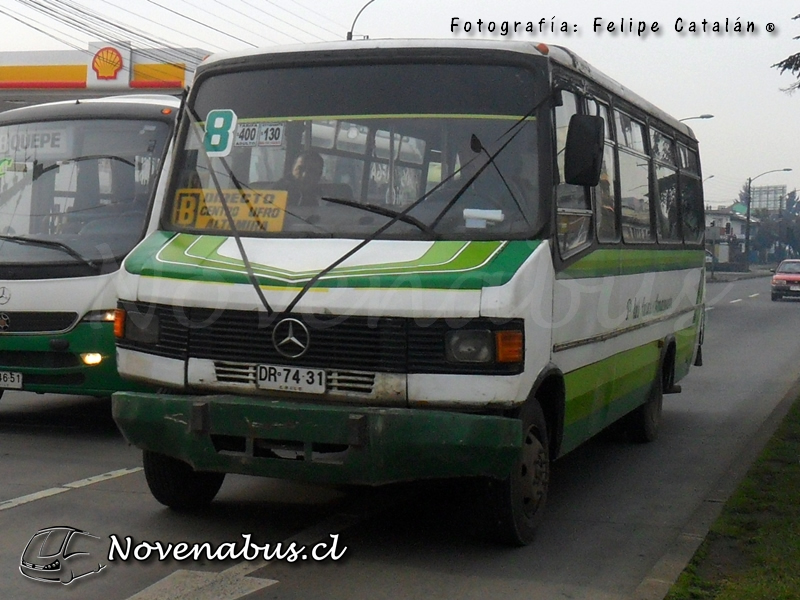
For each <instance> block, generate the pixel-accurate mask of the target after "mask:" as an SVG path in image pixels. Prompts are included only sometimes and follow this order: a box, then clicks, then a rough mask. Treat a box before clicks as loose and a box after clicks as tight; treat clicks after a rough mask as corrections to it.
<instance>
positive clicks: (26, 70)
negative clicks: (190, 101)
mask: <svg viewBox="0 0 800 600" xmlns="http://www.w3.org/2000/svg"><path fill="white" fill-rule="evenodd" d="M208 54H209V52H207V51H206V50H203V49H201V48H146V49H134V48H132V47H131V45H130V44H129V43H127V42H92V43H90V44H89V46H88V48H87V49H86V50H57V51H54V50H41V51H40V50H35V51H26V52H0V110H7V109H9V108H16V107H19V106H24V105H28V104H38V103H41V102H50V101H55V100H66V99H72V98H90V97H98V96H110V95H117V94H132V93H147V92H158V93H167V94H180V93H181V91H182V90H183V89H184V88H185V87H186V86H187V85H189V84H190V83H191V80H192V77H193V75H194V70H195V68H196V67H197V65H198V64H199V63H200V62H201V61H202V60H203V59H204V58H205V57H206V56H207V55H208Z"/></svg>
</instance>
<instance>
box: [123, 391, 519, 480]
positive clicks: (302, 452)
mask: <svg viewBox="0 0 800 600" xmlns="http://www.w3.org/2000/svg"><path fill="white" fill-rule="evenodd" d="M112 407H113V416H114V420H115V421H116V422H117V425H118V426H119V428H120V430H121V431H122V433H123V435H124V436H125V438H126V439H127V440H128V441H129V442H130V443H132V444H134V445H135V446H138V447H139V448H142V449H145V450H150V451H153V452H159V453H161V454H166V455H168V456H172V457H175V458H179V459H181V460H183V461H185V462H187V463H189V464H190V465H192V467H193V468H194V469H195V470H198V471H216V472H225V473H241V474H247V475H259V476H264V477H276V478H281V479H292V480H300V481H311V482H320V483H333V484H345V483H352V484H367V485H380V484H386V483H393V482H399V481H411V480H415V479H425V478H445V477H468V476H486V477H493V478H498V479H503V478H505V477H508V475H509V473H510V470H511V465H512V464H513V463H514V461H515V459H516V458H517V457H518V456H519V452H520V448H521V447H522V426H521V423H520V421H519V420H517V419H510V418H505V417H497V416H486V415H474V414H464V413H456V412H445V411H438V410H423V409H405V408H360V407H353V406H330V405H320V404H311V403H300V402H287V401H284V400H272V399H270V398H268V397H267V398H264V397H243V396H230V395H218V396H174V395H163V394H145V393H137V392H119V393H116V394H114V395H113V400H112Z"/></svg>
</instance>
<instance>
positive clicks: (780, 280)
mask: <svg viewBox="0 0 800 600" xmlns="http://www.w3.org/2000/svg"><path fill="white" fill-rule="evenodd" d="M786 297H794V298H798V297H800V259H789V260H784V261H783V262H781V264H779V265H778V268H777V269H775V270H774V271H773V275H772V299H773V300H780V299H781V298H786Z"/></svg>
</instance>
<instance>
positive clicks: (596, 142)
mask: <svg viewBox="0 0 800 600" xmlns="http://www.w3.org/2000/svg"><path fill="white" fill-rule="evenodd" d="M604 131H605V123H604V122H603V117H598V116H594V115H572V117H571V118H570V120H569V130H568V131H567V146H566V149H565V150H564V179H565V183H569V184H572V185H588V186H595V185H597V184H598V183H599V182H600V171H601V169H602V167H603V142H604V138H605V135H604Z"/></svg>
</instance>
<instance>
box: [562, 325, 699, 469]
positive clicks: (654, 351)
mask: <svg viewBox="0 0 800 600" xmlns="http://www.w3.org/2000/svg"><path fill="white" fill-rule="evenodd" d="M697 324H698V318H697V317H695V318H694V319H693V323H692V326H691V327H687V328H684V329H681V330H680V331H678V332H676V333H675V342H676V352H675V377H676V380H678V379H680V378H682V377H683V376H684V375H686V373H687V372H688V370H689V363H690V362H691V360H692V358H693V355H694V343H695V339H696V333H697V330H696V327H697ZM660 355H661V349H660V348H659V340H654V341H652V342H650V343H648V344H645V345H643V346H638V347H636V348H633V349H631V350H627V351H625V352H620V353H619V354H615V355H614V356H611V357H609V358H607V359H604V360H601V361H598V362H596V363H593V364H591V365H587V366H585V367H581V368H580V369H576V370H575V371H572V372H570V373H567V374H566V375H565V376H564V383H565V387H566V393H567V399H566V406H565V414H564V437H563V441H562V453H566V452H569V451H570V450H572V449H574V448H576V447H577V446H579V445H580V444H582V443H583V442H585V441H586V440H588V439H589V438H590V437H592V436H593V435H595V434H596V433H597V432H599V431H600V430H601V429H603V428H605V427H606V426H608V425H610V424H611V423H613V422H614V421H616V420H617V419H619V418H620V417H622V416H623V415H625V414H627V413H628V412H630V411H631V410H633V409H634V408H636V407H637V406H639V405H640V404H642V403H643V402H644V401H645V400H646V399H647V396H648V394H649V393H650V390H651V389H652V385H653V380H654V378H655V375H656V367H657V365H658V361H659V357H660Z"/></svg>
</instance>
